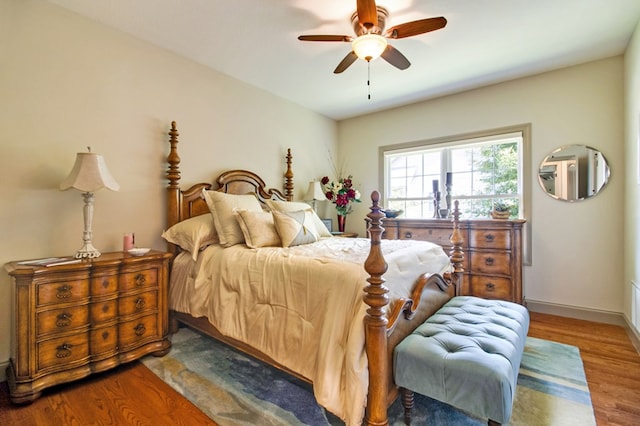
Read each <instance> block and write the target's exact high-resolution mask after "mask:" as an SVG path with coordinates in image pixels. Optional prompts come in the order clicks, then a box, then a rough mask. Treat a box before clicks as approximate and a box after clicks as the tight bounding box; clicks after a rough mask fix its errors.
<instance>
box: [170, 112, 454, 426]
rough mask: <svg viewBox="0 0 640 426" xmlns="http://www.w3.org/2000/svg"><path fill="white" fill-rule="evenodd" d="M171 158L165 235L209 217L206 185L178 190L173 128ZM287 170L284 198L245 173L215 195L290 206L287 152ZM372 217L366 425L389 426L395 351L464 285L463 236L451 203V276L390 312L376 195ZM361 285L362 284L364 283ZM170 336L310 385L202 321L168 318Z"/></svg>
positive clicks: (430, 277)
mask: <svg viewBox="0 0 640 426" xmlns="http://www.w3.org/2000/svg"><path fill="white" fill-rule="evenodd" d="M169 136H170V139H169V143H170V145H171V149H170V153H169V155H168V157H167V162H168V164H169V168H168V170H167V178H168V180H169V185H168V187H167V229H168V228H169V227H170V226H172V225H174V224H176V223H178V222H180V221H183V220H185V219H188V218H190V217H193V216H197V215H200V214H205V213H209V210H208V207H207V205H206V203H205V202H204V200H203V199H202V198H201V193H202V189H203V188H205V189H208V190H210V189H212V188H213V185H212V184H209V183H198V184H195V185H193V186H191V187H190V188H188V189H186V190H181V189H180V184H179V181H180V170H179V164H180V157H179V155H178V151H177V145H178V136H179V133H178V131H177V128H176V123H175V122H172V123H171V130H170V131H169ZM286 164H287V169H286V172H285V174H284V184H283V187H284V193H282V192H280V191H279V190H277V189H265V184H264V181H263V180H262V179H261V178H260V177H259V176H257V175H256V174H254V173H253V172H249V171H246V170H232V171H229V172H226V173H223V174H222V175H220V177H219V178H218V179H217V180H216V183H217V185H218V187H217V188H216V190H218V191H223V192H229V193H236V194H237V193H240V194H246V193H248V192H252V193H256V194H257V196H258V199H260V200H261V201H264V200H265V199H280V200H288V201H292V200H293V171H292V168H291V164H292V156H291V150H288V152H287V155H286ZM371 199H372V206H371V212H370V213H369V214H368V215H367V216H368V218H369V226H368V233H369V236H370V239H371V248H370V252H369V256H368V257H367V260H366V261H365V264H364V269H365V271H366V272H367V273H368V274H369V278H368V279H367V282H368V285H366V286H364V295H363V299H364V302H365V303H366V304H367V305H368V309H367V313H366V315H365V318H364V323H365V344H366V353H367V358H368V363H369V369H368V370H369V389H368V395H367V407H366V413H365V416H366V417H365V422H366V423H367V424H368V425H376V426H378V425H379V426H382V425H388V417H387V409H388V407H389V405H390V404H391V403H392V402H393V401H394V400H395V399H396V397H397V396H398V389H397V387H396V386H395V385H394V383H393V368H392V362H393V348H394V347H395V346H396V345H397V344H398V343H399V342H400V341H401V340H402V339H403V338H404V337H406V336H407V335H408V334H409V333H411V332H412V331H413V330H414V329H415V328H416V327H417V326H418V325H420V324H421V323H422V322H424V321H425V320H426V318H428V317H429V316H431V315H432V314H433V313H435V311H437V310H438V309H439V308H440V307H441V306H442V305H443V304H444V303H445V302H446V301H447V300H448V299H449V298H450V297H451V296H453V295H454V294H455V290H456V289H457V288H459V286H460V283H461V280H462V273H463V269H462V264H463V260H464V257H463V251H462V243H463V240H462V234H461V232H460V230H459V210H458V202H457V201H456V202H455V211H454V218H453V220H452V228H453V232H452V235H451V243H452V246H453V249H452V250H451V252H450V253H449V254H450V259H451V264H452V268H451V272H450V273H447V274H444V276H440V275H437V274H424V275H422V276H420V277H417V278H416V282H415V285H414V290H413V292H412V294H411V295H408V297H407V298H404V299H401V300H399V301H397V302H396V303H395V304H394V305H393V306H389V315H387V314H386V312H387V305H388V303H389V297H388V292H389V290H388V289H387V287H386V286H385V285H384V283H385V280H384V278H383V275H384V273H385V272H386V270H387V263H386V261H385V260H384V257H383V255H382V249H381V238H382V232H383V231H384V229H383V227H382V218H383V217H384V213H383V212H382V210H381V208H380V206H379V200H380V195H379V193H378V192H377V191H374V192H373V193H372V194H371ZM169 249H170V250H171V251H172V252H174V253H176V252H177V248H176V247H174V246H172V245H169ZM363 284H364V283H363ZM172 319H173V322H174V327H173V328H174V331H175V329H176V328H177V327H176V324H175V323H176V321H179V322H182V323H184V324H186V325H188V326H190V327H192V328H195V329H197V330H200V331H202V332H204V333H206V334H208V335H210V336H212V337H213V338H216V339H218V340H221V341H223V342H225V343H227V344H229V345H230V346H233V347H235V348H237V349H239V350H241V351H243V352H246V353H248V354H249V355H252V356H254V357H256V358H258V359H260V360H262V361H265V362H267V363H269V364H271V365H274V366H275V367H277V368H280V369H282V370H284V371H286V372H287V373H289V374H292V375H294V376H296V377H298V378H300V379H303V380H306V381H308V382H311V381H310V380H309V379H308V378H306V377H302V376H301V375H299V374H297V373H296V372H294V371H291V370H289V369H287V368H285V367H283V366H282V365H281V364H279V363H278V362H277V360H273V359H271V358H270V357H269V356H267V355H265V354H263V353H262V352H260V351H257V350H256V349H254V348H252V347H251V346H250V345H248V344H246V343H243V342H239V341H237V340H234V339H229V338H227V337H225V336H224V335H222V334H221V333H220V332H219V331H218V330H217V329H216V328H215V327H214V326H213V325H212V324H211V323H209V321H208V320H207V319H206V318H194V317H192V316H190V315H188V314H183V313H179V312H172Z"/></svg>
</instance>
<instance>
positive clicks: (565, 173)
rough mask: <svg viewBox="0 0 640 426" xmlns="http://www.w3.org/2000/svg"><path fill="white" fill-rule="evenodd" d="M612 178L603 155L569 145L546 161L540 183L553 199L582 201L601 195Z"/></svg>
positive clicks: (546, 158) (548, 156)
mask: <svg viewBox="0 0 640 426" xmlns="http://www.w3.org/2000/svg"><path fill="white" fill-rule="evenodd" d="M609 174H610V171H609V165H608V164H607V160H606V159H605V158H604V155H602V153H601V152H600V151H598V150H597V149H593V148H591V147H588V146H585V145H567V146H563V147H561V148H558V149H556V150H555V151H553V152H552V153H551V154H549V155H547V156H546V157H545V159H544V160H543V161H542V164H540V169H539V170H538V180H539V181H540V186H542V189H543V190H544V192H546V193H547V194H549V195H550V196H551V197H553V198H556V199H558V200H565V201H578V200H584V199H586V198H589V197H593V196H594V195H596V194H597V193H598V192H600V191H601V190H602V188H603V187H604V186H605V184H606V183H607V181H608V180H609Z"/></svg>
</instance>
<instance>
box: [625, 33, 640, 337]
mask: <svg viewBox="0 0 640 426" xmlns="http://www.w3.org/2000/svg"><path fill="white" fill-rule="evenodd" d="M624 65H625V95H626V96H625V146H624V152H625V153H626V156H625V163H626V166H627V167H626V171H627V172H626V175H625V179H626V182H627V186H626V188H625V196H624V198H625V219H624V227H625V228H624V229H625V240H624V248H625V277H624V278H625V305H624V312H625V315H626V316H627V317H628V318H630V319H631V321H632V323H633V324H634V325H635V327H636V331H637V332H638V333H640V312H638V311H640V267H639V266H638V265H640V227H639V226H638V224H639V223H640V192H639V191H640V185H639V184H640V170H638V166H639V162H640V153H639V152H638V148H639V146H640V22H639V23H638V25H637V26H636V31H635V34H634V36H633V38H632V40H631V42H630V44H629V47H628V48H627V52H626V54H625V62H624Z"/></svg>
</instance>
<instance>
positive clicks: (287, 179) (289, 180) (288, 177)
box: [284, 148, 293, 201]
mask: <svg viewBox="0 0 640 426" xmlns="http://www.w3.org/2000/svg"><path fill="white" fill-rule="evenodd" d="M286 158H287V171H286V172H285V173H284V196H285V198H286V199H287V201H293V170H292V169H291V148H288V149H287V157H286Z"/></svg>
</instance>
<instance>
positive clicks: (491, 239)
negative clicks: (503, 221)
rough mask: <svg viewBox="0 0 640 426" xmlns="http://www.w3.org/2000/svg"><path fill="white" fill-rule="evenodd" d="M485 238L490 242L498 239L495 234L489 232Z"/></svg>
mask: <svg viewBox="0 0 640 426" xmlns="http://www.w3.org/2000/svg"><path fill="white" fill-rule="evenodd" d="M484 239H485V240H487V242H488V243H492V242H493V240H495V239H496V237H495V236H494V235H493V234H487V235H485V236H484Z"/></svg>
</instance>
